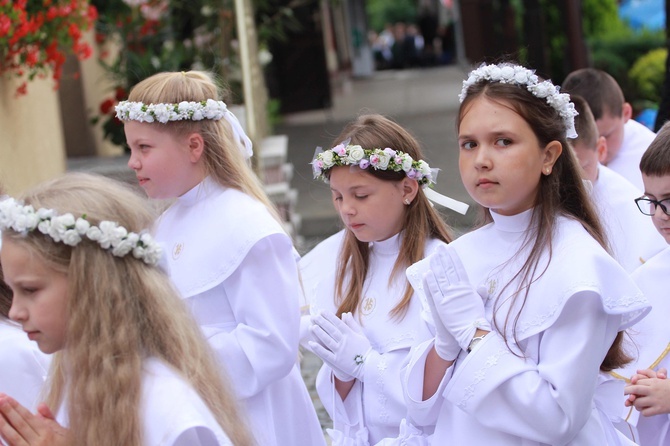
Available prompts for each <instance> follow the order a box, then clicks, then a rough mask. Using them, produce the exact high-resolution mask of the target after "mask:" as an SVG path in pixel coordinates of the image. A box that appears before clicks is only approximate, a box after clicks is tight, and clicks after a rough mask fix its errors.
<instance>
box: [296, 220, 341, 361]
mask: <svg viewBox="0 0 670 446" xmlns="http://www.w3.org/2000/svg"><path fill="white" fill-rule="evenodd" d="M344 234H345V230H344V229H342V230H341V231H339V232H336V233H335V234H333V235H331V236H330V237H328V238H326V239H325V240H323V241H321V242H320V243H319V244H318V245H316V246H315V247H314V248H312V250H311V251H309V252H308V253H307V254H305V255H304V256H302V257H301V258H300V261H299V262H298V267H299V268H300V282H301V284H302V291H303V294H302V296H301V297H302V301H301V302H300V313H301V317H300V343H301V345H303V346H304V347H305V348H307V349H309V346H308V345H307V342H308V341H309V340H313V339H312V338H313V336H312V335H311V333H310V332H309V327H310V325H311V324H312V323H311V321H310V311H309V307H310V302H309V300H310V297H309V296H313V295H314V294H315V293H316V287H317V286H318V285H319V283H320V282H321V279H323V276H324V275H328V272H332V271H335V268H337V259H338V258H339V256H340V248H341V247H342V241H343V240H344Z"/></svg>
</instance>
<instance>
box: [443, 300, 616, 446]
mask: <svg viewBox="0 0 670 446" xmlns="http://www.w3.org/2000/svg"><path fill="white" fill-rule="evenodd" d="M619 323H620V316H610V315H607V314H606V313H605V312H604V310H603V307H602V300H601V298H600V296H599V295H597V294H596V293H594V292H590V291H584V292H579V293H576V294H575V295H573V296H571V297H570V298H569V299H568V301H567V302H566V304H565V306H564V307H563V309H562V312H561V315H560V316H559V317H558V319H557V320H556V322H555V323H554V324H553V325H551V327H549V328H548V329H547V330H545V331H544V332H542V333H541V334H539V335H537V336H538V337H539V341H538V342H539V348H538V358H539V359H538V358H522V357H519V356H515V355H513V354H512V353H511V352H510V351H509V349H508V348H507V346H506V345H505V342H504V340H503V339H502V337H501V336H500V335H498V334H497V333H495V332H491V333H490V334H489V335H487V336H486V337H485V338H484V340H483V341H482V342H480V343H479V345H478V346H477V347H476V348H475V349H474V350H473V351H472V353H470V354H469V355H467V357H466V358H465V359H464V360H463V361H462V362H461V364H458V365H457V367H456V370H455V371H454V373H453V376H452V378H451V380H450V382H449V383H448V385H447V388H446V390H445V393H444V395H445V398H446V399H447V400H448V401H449V402H451V403H453V404H455V405H456V406H457V407H459V408H460V409H461V410H463V411H465V412H467V413H469V414H471V415H472V416H474V417H475V418H476V419H477V421H479V422H480V423H481V424H483V425H485V426H488V427H490V428H492V429H496V430H498V431H501V432H506V433H509V434H512V435H515V436H518V437H522V438H526V439H528V440H532V441H535V442H538V443H543V444H544V443H546V444H567V443H568V442H569V441H570V440H571V439H572V438H573V437H574V436H575V435H576V434H577V433H578V432H579V431H580V430H581V429H582V428H583V426H584V424H585V423H586V421H587V419H588V418H589V416H590V415H591V411H592V408H593V404H594V402H593V398H594V392H595V389H596V386H597V383H598V374H599V370H600V364H601V363H602V360H603V358H604V357H605V355H606V353H607V351H608V350H609V348H610V346H611V344H612V342H613V341H614V338H615V336H616V334H617V330H618V327H619Z"/></svg>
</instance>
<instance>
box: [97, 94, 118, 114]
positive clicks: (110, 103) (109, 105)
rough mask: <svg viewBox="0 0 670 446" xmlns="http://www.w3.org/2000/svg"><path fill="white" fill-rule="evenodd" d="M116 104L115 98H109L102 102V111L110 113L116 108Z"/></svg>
mask: <svg viewBox="0 0 670 446" xmlns="http://www.w3.org/2000/svg"><path fill="white" fill-rule="evenodd" d="M114 105H116V101H115V100H114V99H111V98H110V99H107V100H106V101H104V102H103V103H102V104H100V113H101V114H103V115H106V114H109V113H110V112H111V111H113V110H114Z"/></svg>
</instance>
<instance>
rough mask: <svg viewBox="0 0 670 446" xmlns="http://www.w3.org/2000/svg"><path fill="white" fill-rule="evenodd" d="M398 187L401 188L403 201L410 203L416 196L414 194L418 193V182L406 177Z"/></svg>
mask: <svg viewBox="0 0 670 446" xmlns="http://www.w3.org/2000/svg"><path fill="white" fill-rule="evenodd" d="M400 187H401V188H402V201H403V203H405V202H406V201H409V202H410V203H411V202H412V201H414V199H415V198H416V194H417V193H419V182H418V181H416V180H412V179H410V178H407V177H405V178H403V179H402V181H401V182H400Z"/></svg>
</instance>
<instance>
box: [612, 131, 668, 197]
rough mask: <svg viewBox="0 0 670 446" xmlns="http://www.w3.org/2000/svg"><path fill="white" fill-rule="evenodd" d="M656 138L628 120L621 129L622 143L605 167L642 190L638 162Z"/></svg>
mask: <svg viewBox="0 0 670 446" xmlns="http://www.w3.org/2000/svg"><path fill="white" fill-rule="evenodd" d="M654 138H656V134H655V133H654V132H652V131H651V130H649V129H648V128H647V127H645V126H644V125H642V124H640V123H639V122H637V121H635V120H633V119H629V120H628V122H626V124H624V127H623V141H622V142H621V149H619V153H617V156H616V157H615V158H614V159H612V160H610V162H609V163H607V167H609V168H610V169H612V170H613V171H615V172H617V173H618V174H619V175H621V176H622V177H624V178H625V179H627V180H628V181H630V182H631V183H633V186H635V187H637V188H638V189H640V190H644V184H643V183H642V173H641V172H640V160H641V159H642V155H644V152H645V151H646V150H647V147H649V144H651V142H652V141H653V140H654Z"/></svg>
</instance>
